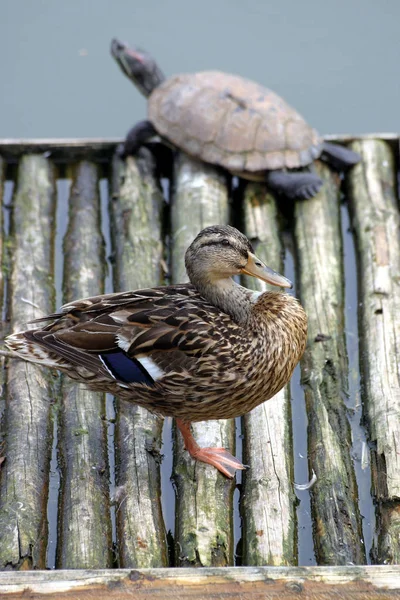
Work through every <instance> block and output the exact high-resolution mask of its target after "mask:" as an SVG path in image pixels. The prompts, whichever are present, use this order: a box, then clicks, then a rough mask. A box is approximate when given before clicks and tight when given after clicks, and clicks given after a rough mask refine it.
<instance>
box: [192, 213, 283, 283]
mask: <svg viewBox="0 0 400 600" xmlns="http://www.w3.org/2000/svg"><path fill="white" fill-rule="evenodd" d="M185 265H186V270H187V273H188V275H189V279H190V281H191V282H192V283H193V284H194V285H195V286H196V287H201V286H202V285H204V284H213V285H218V284H219V283H221V282H222V281H223V280H226V279H230V278H231V277H233V276H234V275H251V276H253V277H257V278H258V279H261V280H262V281H265V282H266V283H269V284H271V285H276V286H279V287H286V288H291V287H292V284H291V282H290V281H289V280H288V279H286V277H283V275H280V274H279V273H276V272H275V271H273V270H272V269H271V268H270V267H267V266H266V265H265V264H264V263H263V262H262V261H261V260H260V259H259V258H257V256H256V255H255V254H254V251H253V248H252V246H251V244H250V242H249V240H248V239H247V237H246V236H245V235H243V234H242V233H240V231H238V230H237V229H235V228H234V227H231V226H230V225H213V226H211V227H206V228H205V229H203V230H202V231H200V233H199V234H198V236H197V237H196V238H195V239H194V241H193V242H192V243H191V244H190V246H189V248H188V249H187V251H186V256H185Z"/></svg>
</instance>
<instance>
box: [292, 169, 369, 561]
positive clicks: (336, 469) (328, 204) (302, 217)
mask: <svg viewBox="0 0 400 600" xmlns="http://www.w3.org/2000/svg"><path fill="white" fill-rule="evenodd" d="M318 173H319V175H320V177H321V178H322V179H323V181H324V186H323V188H322V190H321V191H320V192H319V194H317V196H315V197H314V198H310V199H309V200H307V201H298V202H297V203H296V207H295V226H294V230H295V242H296V251H297V257H298V263H299V264H298V267H299V268H298V272H299V288H300V298H301V302H302V304H303V306H304V308H305V311H306V313H307V316H308V342H307V348H306V351H305V354H304V357H303V360H302V363H301V370H302V383H303V386H304V390H305V398H306V407H307V414H308V438H309V441H308V446H309V465H310V471H312V470H314V471H315V473H316V476H317V482H316V484H315V485H314V486H313V487H312V489H311V506H312V511H313V520H314V522H315V524H316V525H315V529H314V544H315V549H316V555H317V562H318V564H331V565H337V564H348V563H354V564H362V563H364V562H365V555H364V546H363V544H362V541H361V538H362V534H361V519H360V513H359V509H358V497H357V485H356V480H355V473H354V468H353V465H352V461H351V456H350V452H349V449H350V447H351V433H350V427H349V423H348V420H347V414H346V413H347V409H346V406H345V402H344V399H345V397H346V393H347V357H346V349H345V339H344V293H343V286H344V282H343V265H342V254H343V253H342V242H341V229H340V205H339V178H338V176H337V175H334V174H332V173H331V172H330V171H329V169H328V167H326V166H324V165H319V166H318ZM310 476H311V473H310Z"/></svg>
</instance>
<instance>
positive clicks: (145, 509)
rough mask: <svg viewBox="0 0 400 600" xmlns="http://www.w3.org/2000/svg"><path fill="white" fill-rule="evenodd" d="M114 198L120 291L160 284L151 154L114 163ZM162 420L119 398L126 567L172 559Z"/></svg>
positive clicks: (158, 207) (157, 199) (121, 536)
mask: <svg viewBox="0 0 400 600" xmlns="http://www.w3.org/2000/svg"><path fill="white" fill-rule="evenodd" d="M112 180H113V184H112V185H113V187H112V197H111V200H110V211H111V220H112V238H113V253H114V265H115V266H114V287H115V290H116V291H121V290H127V289H137V288H143V287H151V286H154V285H160V284H161V283H162V277H163V272H162V257H163V243H162V213H163V205H164V200H163V197H162V193H161V190H160V188H159V185H158V182H157V181H156V180H155V178H154V162H153V159H152V157H151V154H150V153H149V152H148V151H147V150H145V149H142V150H141V151H140V153H139V155H138V157H137V158H136V159H133V158H128V160H127V161H126V163H125V164H123V163H122V162H121V161H120V160H119V159H118V158H117V157H115V158H114V162H113V173H112ZM162 425H163V423H162V419H160V418H159V417H156V416H155V415H152V414H151V413H149V412H148V411H147V410H145V409H144V408H140V407H138V406H135V405H133V404H132V405H131V404H128V403H127V402H119V409H118V421H117V430H116V439H117V452H116V454H117V460H116V462H117V497H116V502H117V506H118V509H117V529H118V551H119V559H120V563H121V565H122V566H125V567H126V566H131V567H157V566H166V565H167V564H168V558H167V546H166V537H165V526H164V522H163V517H162V511H161V499H160V463H161V458H162V457H161V453H160V449H161V432H162Z"/></svg>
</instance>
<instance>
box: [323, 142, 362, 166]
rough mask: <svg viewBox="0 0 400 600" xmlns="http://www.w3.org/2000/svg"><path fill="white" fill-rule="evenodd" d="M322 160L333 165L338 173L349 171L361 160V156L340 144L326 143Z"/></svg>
mask: <svg viewBox="0 0 400 600" xmlns="http://www.w3.org/2000/svg"><path fill="white" fill-rule="evenodd" d="M321 159H322V160H324V161H325V162H327V163H328V164H329V165H331V166H332V167H333V168H334V169H336V171H347V170H348V169H351V167H354V165H356V164H357V163H358V162H360V160H361V156H360V155H359V154H358V153H357V152H353V150H349V149H348V148H345V147H344V146H339V144H330V143H329V142H324V144H323V146H322V154H321Z"/></svg>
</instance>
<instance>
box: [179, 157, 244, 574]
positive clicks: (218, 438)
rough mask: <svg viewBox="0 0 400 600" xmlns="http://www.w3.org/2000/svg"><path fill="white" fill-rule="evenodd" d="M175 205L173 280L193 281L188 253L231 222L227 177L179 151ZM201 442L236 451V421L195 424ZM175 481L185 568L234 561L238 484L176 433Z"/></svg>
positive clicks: (180, 561)
mask: <svg viewBox="0 0 400 600" xmlns="http://www.w3.org/2000/svg"><path fill="white" fill-rule="evenodd" d="M174 185H175V193H174V196H173V200H172V207H171V238H172V281H173V282H175V283H178V282H180V283H182V282H185V281H187V280H188V278H187V275H186V271H185V266H184V257H185V252H186V249H187V247H188V246H189V244H190V243H191V242H192V241H193V239H194V238H195V237H196V235H197V234H198V233H199V231H200V230H201V229H203V228H204V227H206V226H208V225H215V224H224V223H227V222H228V194H227V189H226V181H225V177H224V176H223V175H222V174H219V173H218V172H217V171H216V170H215V169H213V168H212V167H207V166H206V165H204V164H202V163H199V162H197V161H194V160H191V159H189V158H188V157H186V156H184V155H183V154H181V155H179V156H178V158H177V160H176V164H175V174H174ZM193 435H194V437H195V439H196V441H197V442H198V444H199V445H200V446H222V447H225V448H229V449H230V450H231V451H233V445H234V422H233V421H222V420H221V421H206V422H202V423H195V424H193ZM175 450H176V452H175V455H174V470H173V479H174V482H175V486H176V490H177V507H176V509H177V517H176V531H175V545H176V558H175V564H177V565H180V566H189V565H192V566H210V565H213V566H224V565H227V564H232V560H233V540H232V512H231V511H232V494H233V490H234V483H233V482H232V481H230V480H228V479H227V478H226V477H225V476H224V475H222V474H221V473H219V471H217V469H215V468H214V467H212V466H210V465H205V464H204V463H201V462H195V461H194V460H193V459H192V458H191V457H190V456H189V454H188V453H187V452H186V451H185V450H184V446H183V441H182V437H181V435H180V434H179V433H177V435H176V444H175Z"/></svg>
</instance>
